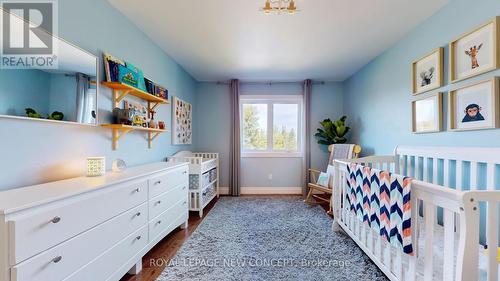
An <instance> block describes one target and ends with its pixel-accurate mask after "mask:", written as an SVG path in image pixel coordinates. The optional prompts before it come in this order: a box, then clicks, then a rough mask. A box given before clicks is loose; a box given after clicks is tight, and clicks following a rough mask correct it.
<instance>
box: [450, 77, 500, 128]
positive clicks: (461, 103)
mask: <svg viewBox="0 0 500 281" xmlns="http://www.w3.org/2000/svg"><path fill="white" fill-rule="evenodd" d="M498 82H499V78H498V77H494V78H491V79H489V80H486V81H483V82H479V83H475V84H472V85H468V86H465V87H462V88H458V89H456V90H452V91H450V102H449V106H448V108H449V110H448V111H449V120H450V130H452V131H453V130H454V131H463V130H479V129H491V128H498V126H499V116H500V115H499V99H498Z"/></svg>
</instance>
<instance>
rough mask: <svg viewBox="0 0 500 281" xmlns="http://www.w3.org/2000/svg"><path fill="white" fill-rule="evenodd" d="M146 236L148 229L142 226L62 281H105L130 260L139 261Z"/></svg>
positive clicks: (145, 243) (146, 241) (146, 240)
mask: <svg viewBox="0 0 500 281" xmlns="http://www.w3.org/2000/svg"><path fill="white" fill-rule="evenodd" d="M147 235H148V228H147V226H143V227H142V228H141V229H139V230H137V231H136V232H134V233H132V234H131V235H129V236H127V237H126V238H125V239H123V240H122V241H120V242H119V243H118V244H116V245H115V246H113V247H112V248H111V249H109V250H108V251H106V252H104V253H103V254H102V255H100V256H99V257H98V258H96V259H95V260H93V261H92V262H91V263H89V264H87V265H86V266H84V267H83V268H81V269H80V270H78V271H77V272H75V273H74V274H72V275H71V276H69V277H67V278H66V279H64V281H90V280H96V281H98V280H99V281H100V280H107V279H108V278H109V277H110V276H112V275H113V274H114V273H115V272H116V270H117V269H119V268H121V267H122V266H123V265H124V264H126V263H127V262H128V261H129V260H130V259H132V258H134V259H137V260H140V259H141V255H142V253H141V250H142V249H144V248H145V247H146V245H147V243H148V239H147ZM137 254H141V255H139V256H137Z"/></svg>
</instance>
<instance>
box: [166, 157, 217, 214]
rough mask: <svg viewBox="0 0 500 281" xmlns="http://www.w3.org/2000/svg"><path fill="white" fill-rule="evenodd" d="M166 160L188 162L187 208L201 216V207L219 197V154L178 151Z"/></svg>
mask: <svg viewBox="0 0 500 281" xmlns="http://www.w3.org/2000/svg"><path fill="white" fill-rule="evenodd" d="M168 161H169V162H173V163H184V162H187V163H189V210H190V211H197V212H198V214H199V216H200V218H201V217H203V208H205V207H206V206H207V205H208V203H210V201H212V200H213V199H214V198H215V197H219V154H218V153H202V152H191V151H180V152H178V153H176V154H175V155H174V156H172V157H169V158H168Z"/></svg>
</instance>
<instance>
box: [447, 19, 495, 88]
mask: <svg viewBox="0 0 500 281" xmlns="http://www.w3.org/2000/svg"><path fill="white" fill-rule="evenodd" d="M499 24H500V18H499V17H495V18H493V19H492V20H490V21H489V22H487V23H485V24H483V25H481V26H479V27H478V28H476V29H474V30H472V31H470V32H468V33H466V34H464V35H462V36H460V37H459V38H458V39H456V40H454V41H452V42H450V81H451V83H454V82H457V81H460V80H463V79H467V78H470V77H472V76H476V75H479V74H481V73H485V72H488V71H491V70H494V69H497V68H498V67H499V66H500V62H499V60H500V53H499V52H500V48H499V46H498V39H499V38H500V34H499V32H500V27H499Z"/></svg>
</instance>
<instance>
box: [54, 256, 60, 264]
mask: <svg viewBox="0 0 500 281" xmlns="http://www.w3.org/2000/svg"><path fill="white" fill-rule="evenodd" d="M61 260H62V256H57V257H55V258H53V259H52V262H53V263H58V262H60V261H61Z"/></svg>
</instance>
